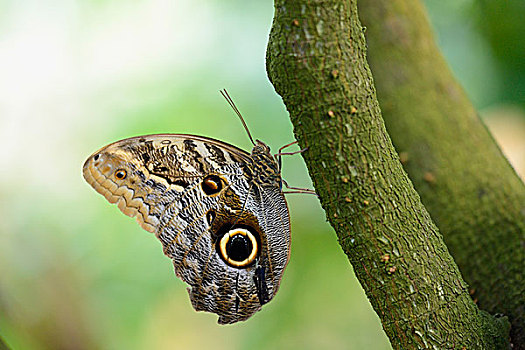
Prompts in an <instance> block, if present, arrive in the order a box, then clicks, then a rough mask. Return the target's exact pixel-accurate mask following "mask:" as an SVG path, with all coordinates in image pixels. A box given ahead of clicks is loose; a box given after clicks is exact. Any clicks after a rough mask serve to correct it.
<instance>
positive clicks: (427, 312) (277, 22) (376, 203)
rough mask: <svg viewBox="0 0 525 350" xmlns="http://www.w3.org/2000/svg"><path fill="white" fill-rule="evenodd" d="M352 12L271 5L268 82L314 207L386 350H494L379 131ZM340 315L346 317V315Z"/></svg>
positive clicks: (350, 6) (287, 2)
mask: <svg viewBox="0 0 525 350" xmlns="http://www.w3.org/2000/svg"><path fill="white" fill-rule="evenodd" d="M365 56H366V51H365V38H364V33H363V28H362V27H361V24H360V22H359V20H358V17H357V5H356V1H355V0H346V1H341V0H332V1H322V0H317V1H312V0H276V1H275V17H274V22H273V27H272V31H271V34H270V41H269V44H268V51H267V70H268V74H269V77H270V80H271V81H272V83H273V84H274V86H275V89H276V90H277V92H278V93H279V94H280V95H281V96H282V98H283V101H284V103H285V104H286V107H287V109H288V110H289V112H290V117H291V120H292V123H293V124H294V131H295V134H296V137H297V140H298V141H299V144H300V146H301V147H302V148H305V147H308V148H309V149H308V151H307V152H304V153H303V155H304V158H305V161H306V164H307V166H308V169H309V172H310V175H311V176H312V179H313V181H314V185H315V188H316V190H317V192H318V193H319V196H320V200H321V204H322V205H323V208H324V209H325V211H326V213H327V216H328V219H329V221H330V223H331V224H332V226H333V227H334V228H335V230H336V233H337V236H338V239H339V242H340V244H341V247H342V248H343V250H344V251H345V253H346V254H347V256H348V258H349V260H350V262H351V263H352V265H353V266H354V270H355V273H356V275H357V277H358V279H359V280H360V282H361V284H362V286H363V288H364V289H365V292H366V294H367V296H368V298H369V299H370V302H371V303H372V306H373V307H374V309H375V311H376V312H377V314H378V315H379V317H380V318H381V321H382V324H383V328H384V330H385V332H386V334H387V335H388V337H389V338H390V341H391V343H392V345H393V347H394V348H396V349H418V348H430V349H462V348H465V349H498V348H504V347H505V340H504V338H505V337H504V336H501V332H503V331H502V329H501V327H500V323H499V322H498V321H495V320H494V319H493V318H492V317H490V316H489V315H488V314H486V313H483V312H480V311H479V309H478V308H477V306H476V305H475V304H474V302H473V301H472V299H471V297H470V295H469V294H468V290H467V286H466V284H465V283H464V281H463V279H462V277H461V275H460V273H459V270H458V268H457V266H456V264H455V262H454V260H453V259H452V257H451V256H450V254H449V252H448V250H447V247H446V246H445V244H444V242H443V240H442V236H441V234H440V233H439V232H438V230H437V228H436V226H435V225H434V224H433V222H432V220H431V218H430V216H429V215H428V213H427V211H426V210H425V208H424V206H423V204H422V203H421V201H420V198H419V196H418V194H417V193H416V191H415V190H414V188H413V186H412V184H411V182H410V180H409V179H408V177H407V175H406V173H405V172H404V170H403V168H402V165H401V163H400V162H399V159H398V156H397V153H396V152H395V150H394V148H393V146H392V144H391V141H390V139H389V137H388V135H387V133H386V130H385V127H384V124H383V121H382V119H381V115H380V110H379V105H378V102H377V100H376V96H375V91H374V86H373V81H372V78H371V73H370V70H369V68H368V65H367V62H366V57H365ZM349 313H351V310H349Z"/></svg>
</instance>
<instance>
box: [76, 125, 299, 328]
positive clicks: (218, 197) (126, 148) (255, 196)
mask: <svg viewBox="0 0 525 350" xmlns="http://www.w3.org/2000/svg"><path fill="white" fill-rule="evenodd" d="M252 167H253V159H252V157H251V155H250V154H248V153H247V152H245V151H243V150H240V149H238V148H236V147H234V146H232V145H229V144H226V143H223V142H220V141H217V140H213V139H209V138H204V137H199V136H193V135H176V134H164V135H148V136H140V137H134V138H129V139H125V140H121V141H118V142H115V143H113V144H110V145H108V146H106V147H104V148H102V149H100V150H99V151H97V152H95V153H94V154H93V155H92V156H91V157H89V158H88V160H87V161H86V162H85V164H84V168H83V174H84V178H85V179H86V181H87V182H88V183H89V184H90V185H91V186H92V187H93V188H94V189H95V190H96V191H97V192H99V193H101V194H102V195H104V197H106V199H107V200H108V201H109V202H111V203H116V204H117V205H118V207H119V209H120V210H121V211H122V212H123V213H124V214H126V215H128V216H131V217H136V218H137V221H138V223H139V224H140V225H141V226H142V227H143V228H144V229H145V230H147V231H149V232H152V233H155V235H156V236H157V237H158V238H159V240H160V241H161V242H162V245H163V249H164V253H165V254H166V255H167V256H168V257H170V258H171V259H173V263H174V267H175V272H176V274H177V275H178V276H179V277H180V278H181V279H182V280H183V281H184V282H186V283H188V284H189V285H190V287H191V288H189V293H190V298H191V301H192V304H193V306H194V308H195V309H196V310H204V311H209V312H213V313H216V314H218V315H219V323H234V322H237V321H241V320H245V319H247V318H249V317H250V316H251V315H252V314H253V313H255V312H256V311H258V310H260V308H261V305H263V304H264V303H266V302H268V301H269V300H271V299H272V298H273V296H274V295H275V293H276V292H277V289H278V287H279V283H280V280H281V277H282V273H283V271H284V267H285V266H286V264H287V262H288V257H289V248H290V226H289V216H288V210H287V206H286V202H285V200H284V196H283V194H282V192H281V190H280V188H279V187H278V186H275V185H273V186H268V185H267V184H266V185H264V186H263V185H262V184H260V183H259V182H260V181H257V179H256V178H254V176H253V171H252Z"/></svg>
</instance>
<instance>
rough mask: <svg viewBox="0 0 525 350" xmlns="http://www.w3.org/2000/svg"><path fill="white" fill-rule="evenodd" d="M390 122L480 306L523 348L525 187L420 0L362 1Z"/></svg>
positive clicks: (416, 182) (373, 64)
mask: <svg viewBox="0 0 525 350" xmlns="http://www.w3.org/2000/svg"><path fill="white" fill-rule="evenodd" d="M359 14H360V17H361V19H362V20H363V23H364V24H365V25H366V27H367V31H366V35H367V40H368V45H369V49H368V57H369V61H370V66H371V69H372V72H373V74H374V79H375V84H376V87H377V91H378V92H377V93H378V98H379V102H380V104H381V109H382V111H383V117H384V119H385V123H386V126H387V130H388V132H389V134H390V136H391V137H392V140H393V142H394V145H395V146H396V149H397V150H398V151H400V152H402V153H401V156H402V158H405V160H406V162H404V165H405V169H406V171H407V172H408V174H409V176H410V179H411V180H412V182H413V184H414V186H415V188H416V189H417V191H418V193H419V194H420V196H421V199H422V201H423V203H424V205H425V207H426V208H427V209H428V211H429V212H430V214H431V216H432V218H433V219H434V221H435V223H436V224H437V226H438V227H439V229H440V232H441V233H442V234H443V236H444V239H445V242H446V243H447V246H448V248H449V249H450V252H451V254H452V256H453V257H454V259H455V261H456V262H457V264H458V265H459V267H460V270H461V272H462V274H463V276H464V278H465V280H466V281H467V282H468V284H469V286H470V288H471V292H472V294H473V297H474V298H475V299H477V300H478V306H479V307H480V308H481V309H483V310H486V311H489V312H490V313H493V314H495V313H501V314H505V315H507V316H508V317H509V320H510V321H511V323H512V328H511V341H512V343H513V344H514V348H515V349H525V279H524V272H523V270H524V268H525V248H524V247H525V186H523V183H522V182H521V180H520V179H519V178H518V176H517V175H516V173H515V172H514V170H513V169H512V168H511V166H510V165H509V164H508V162H507V161H506V159H505V158H504V156H503V155H502V154H501V152H500V150H499V148H498V147H497V145H496V144H495V142H494V140H493V139H492V137H491V136H490V134H489V133H488V131H487V130H486V128H485V127H484V125H483V124H482V122H481V121H480V119H479V118H478V115H477V113H476V111H475V109H474V108H473V106H472V105H471V103H470V102H469V100H468V98H467V97H466V95H465V93H464V92H463V90H462V89H461V87H460V86H459V85H458V83H457V82H456V81H455V79H454V77H453V75H452V73H451V72H450V70H449V68H448V66H447V64H446V63H445V60H444V59H443V57H442V56H441V53H440V52H439V49H438V48H437V46H436V44H435V41H434V38H433V35H432V32H431V29H430V26H429V23H428V20H427V17H426V14H425V11H424V8H423V6H422V4H421V3H420V1H419V0H360V2H359Z"/></svg>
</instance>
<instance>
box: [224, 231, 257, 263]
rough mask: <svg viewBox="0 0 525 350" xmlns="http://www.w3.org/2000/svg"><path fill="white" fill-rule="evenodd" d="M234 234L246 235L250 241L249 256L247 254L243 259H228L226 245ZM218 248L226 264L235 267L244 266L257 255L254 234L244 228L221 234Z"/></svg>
mask: <svg viewBox="0 0 525 350" xmlns="http://www.w3.org/2000/svg"><path fill="white" fill-rule="evenodd" d="M235 235H243V236H245V237H248V239H249V240H250V242H251V243H252V252H251V253H250V256H248V257H247V258H246V259H244V260H243V261H236V260H232V259H230V257H229V256H228V252H227V251H226V245H227V244H228V242H229V241H230V239H231V238H232V237H233V236H235ZM219 249H220V251H221V255H222V257H223V258H224V259H225V260H226V262H227V263H228V264H230V265H232V266H236V267H244V266H246V265H248V264H250V263H251V262H252V261H254V260H255V257H256V256H257V250H258V246H257V240H256V239H255V236H254V235H253V234H252V233H251V232H250V231H248V230H247V229H244V228H236V229H233V230H231V231H229V232H227V233H226V234H225V235H224V236H222V238H221V241H220V243H219Z"/></svg>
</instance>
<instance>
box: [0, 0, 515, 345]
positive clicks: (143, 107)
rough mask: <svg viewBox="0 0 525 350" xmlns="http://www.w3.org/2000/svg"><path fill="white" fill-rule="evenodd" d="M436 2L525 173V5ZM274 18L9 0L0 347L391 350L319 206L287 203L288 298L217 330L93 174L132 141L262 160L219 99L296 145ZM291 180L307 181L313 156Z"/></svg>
mask: <svg viewBox="0 0 525 350" xmlns="http://www.w3.org/2000/svg"><path fill="white" fill-rule="evenodd" d="M427 5H428V6H429V10H430V16H431V19H432V21H433V24H434V25H435V29H436V33H437V35H438V40H439V43H440V45H441V46H442V48H443V51H444V53H445V55H446V56H447V59H448V60H449V62H450V64H451V67H452V68H453V70H454V71H455V73H456V74H457V76H458V78H459V79H460V81H461V82H462V84H463V85H464V86H465V88H466V90H467V92H468V94H469V96H471V98H472V100H473V101H474V103H475V104H476V106H477V107H478V108H479V109H480V110H481V112H482V114H483V115H484V116H486V120H487V123H488V124H489V126H490V127H491V129H492V130H493V131H494V133H495V135H496V137H497V139H498V142H500V143H501V144H502V146H503V148H504V150H505V152H506V153H507V154H508V155H509V157H510V158H512V159H513V162H514V164H515V167H516V169H517V170H518V171H521V172H522V174H523V167H524V166H525V151H524V150H525V145H524V143H523V141H524V140H525V122H524V121H525V118H524V117H523V108H524V107H525V98H524V94H525V93H524V86H525V72H524V69H523V68H524V62H525V59H524V57H525V55H524V47H525V44H524V43H525V39H524V37H525V35H524V34H525V28H524V26H525V22H524V21H523V20H522V19H523V18H525V11H524V2H522V1H512V0H510V1H509V0H505V1H503V0H502V1H491V2H484V1H457V0H456V1H451V0H447V1H440V2H437V1H436V2H429V3H428V4H427ZM519 11H521V12H519ZM272 15H273V4H272V2H271V1H249V2H247V1H240V0H229V1H217V0H203V1H192V0H172V1H168V0H149V1H146V0H137V1H123V0H113V1H105V0H91V1H87V0H85V1H79V0H46V1H42V0H40V1H39V0H18V1H15V0H0V211H1V214H0V215H1V220H0V336H1V337H2V338H4V340H5V341H6V342H7V343H8V344H9V345H10V346H11V347H12V348H13V349H97V348H100V349H123V348H126V349H203V348H210V347H213V348H214V349H226V348H227V349H246V348H254V349H270V348H271V349H290V348H302V349H321V348H323V349H325V348H326V349H343V348H344V349H390V345H389V343H388V340H387V339H386V337H385V335H384V334H383V331H382V330H381V325H380V323H379V320H378V318H377V316H376V315H375V314H374V312H373V311H372V309H371V307H370V306H369V304H368V301H367V300H366V297H365V295H364V293H363V291H362V288H361V287H360V285H359V284H358V283H357V281H356V279H355V277H354V276H353V272H352V271H351V266H350V265H349V263H348V261H347V260H346V257H345V255H344V254H343V253H342V251H341V249H340V248H339V247H338V245H337V242H336V237H335V234H334V232H333V231H332V229H331V228H330V226H329V225H328V224H327V223H326V220H325V216H324V213H323V211H322V210H321V209H320V207H319V204H318V201H317V199H316V198H315V197H314V196H308V195H290V196H288V200H289V207H290V212H291V216H292V236H293V243H292V256H291V260H290V264H289V265H288V269H287V271H286V273H285V275H284V279H283V282H282V285H281V289H280V291H279V293H278V294H277V296H276V298H275V299H274V300H273V301H272V302H271V303H269V304H268V305H266V306H265V307H264V309H263V311H262V312H259V313H257V314H256V315H255V316H254V317H252V318H251V319H250V320H248V321H247V322H242V323H239V324H235V325H231V326H219V325H217V323H216V316H215V315H211V314H204V313H196V312H194V311H193V309H192V307H191V305H190V302H189V298H188V296H187V293H186V290H185V285H184V284H183V283H182V282H181V281H179V280H178V279H177V278H176V277H175V275H174V272H173V267H172V264H171V261H170V260H169V259H168V258H166V257H165V256H164V255H163V254H162V250H161V246H160V243H159V242H158V241H157V240H156V239H155V237H154V236H153V235H152V234H149V233H147V232H146V231H144V230H142V229H141V228H140V227H139V226H138V225H137V224H136V223H135V222H134V220H133V219H130V218H128V217H126V216H124V215H123V214H121V213H120V212H119V210H118V209H117V208H116V207H115V206H112V205H110V204H108V203H107V202H106V201H105V200H104V198H103V197H102V196H100V195H98V194H97V193H96V192H95V191H93V190H92V189H91V188H90V187H89V186H88V185H87V184H86V183H85V182H84V180H83V178H82V175H81V166H82V164H83V162H84V160H85V158H86V157H87V156H89V155H90V154H91V153H92V152H93V151H95V150H96V149H98V148H99V147H101V146H103V145H106V144H108V143H110V142H112V141H115V140H118V139H121V138H125V137H130V136H135V135H141V134H148V133H160V132H175V133H192V134H198V135H204V136H210V137H214V138H218V139H221V140H224V141H226V142H230V143H232V144H235V145H237V146H240V147H242V148H244V149H250V143H249V141H248V139H247V137H246V134H245V133H244V130H243V128H242V126H241V124H240V122H239V121H238V119H237V117H236V116H235V115H234V113H233V112H232V110H231V109H230V107H229V106H228V105H227V103H226V102H225V101H224V100H223V98H222V97H221V96H220V94H219V93H218V90H219V89H221V88H227V89H228V91H229V92H230V94H231V95H232V97H233V98H234V100H235V101H236V103H237V105H238V107H239V108H240V110H241V111H242V113H243V115H244V117H245V119H246V121H247V123H248V125H249V126H250V129H251V132H252V134H253V135H254V137H257V138H260V139H261V140H264V141H265V142H267V143H268V144H269V145H271V146H272V148H273V149H274V150H276V149H277V148H278V147H279V146H281V145H284V144H286V143H288V142H290V141H293V139H294V138H293V134H292V128H291V124H290V122H289V120H288V118H287V113H286V110H285V108H284V106H283V104H282V102H281V99H280V98H279V97H278V96H277V95H276V94H275V92H274V90H273V87H272V86H271V84H270V83H269V82H268V79H267V77H266V73H265V61H264V58H265V49H266V42H267V39H268V33H269V30H270V25H271V20H272ZM517 33H519V35H518V34H517ZM520 133H521V134H520ZM283 173H284V177H285V178H286V179H287V181H288V182H289V183H291V184H293V185H294V186H298V187H310V186H311V184H310V182H309V180H308V176H307V172H306V168H305V167H304V165H303V162H302V159H301V157H300V156H296V157H288V158H286V159H285V162H284V171H283Z"/></svg>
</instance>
